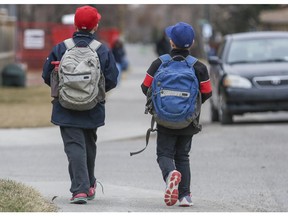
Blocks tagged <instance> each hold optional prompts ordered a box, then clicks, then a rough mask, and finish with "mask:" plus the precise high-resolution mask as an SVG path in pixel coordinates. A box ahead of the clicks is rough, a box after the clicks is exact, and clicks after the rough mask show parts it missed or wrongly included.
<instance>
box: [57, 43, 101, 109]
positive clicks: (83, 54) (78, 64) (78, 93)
mask: <svg viewBox="0 0 288 216" xmlns="http://www.w3.org/2000/svg"><path fill="white" fill-rule="evenodd" d="M64 43H65V46H66V48H67V50H66V52H65V53H64V55H63V57H62V59H61V61H60V65H59V71H58V75H59V102H60V104H61V105H62V106H63V107H65V108H67V109H71V110H78V111H83V110H90V109H92V108H93V107H95V106H96V104H97V103H98V102H101V101H103V100H104V99H105V79H104V76H103V73H102V72H101V66H100V61H99V57H98V54H97V52H96V50H97V49H98V48H99V47H100V45H101V43H100V42H98V41H96V40H92V42H91V43H90V44H88V45H87V47H78V46H77V44H75V43H74V41H73V39H72V38H70V39H67V40H65V41H64Z"/></svg>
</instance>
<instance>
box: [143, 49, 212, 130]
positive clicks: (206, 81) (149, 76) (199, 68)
mask: <svg viewBox="0 0 288 216" xmlns="http://www.w3.org/2000/svg"><path fill="white" fill-rule="evenodd" d="M170 55H171V57H174V56H179V55H180V56H183V57H185V58H186V57H187V56H188V55H189V50H183V49H173V50H172V51H171V53H170ZM174 60H176V61H178V60H179V61H180V60H183V58H181V57H180V58H179V59H178V58H177V57H175V58H174ZM161 64H162V61H161V60H160V59H159V58H157V59H156V60H155V61H154V62H152V64H151V65H150V67H149V69H148V70H147V73H146V76H145V79H144V81H143V83H142V84H141V88H142V91H143V93H144V94H145V95H146V94H147V91H148V88H149V87H150V86H151V85H152V81H153V78H154V75H155V73H156V72H157V71H158V69H159V67H160V65H161ZM193 67H194V70H195V73H196V76H197V78H198V81H199V88H200V89H199V90H200V93H201V99H202V103H204V102H205V101H206V100H207V99H208V98H210V97H211V96H212V88H211V83H210V78H209V74H208V70H207V67H206V66H205V65H204V64H203V63H202V62H200V61H199V60H198V61H197V62H196V63H195V64H194V66H193ZM198 120H199V118H198ZM157 128H158V131H159V132H162V133H169V134H176V135H193V134H195V133H197V132H199V131H196V129H195V128H194V127H193V125H192V124H191V125H189V126H188V127H187V128H184V129H168V128H165V127H163V126H161V125H157Z"/></svg>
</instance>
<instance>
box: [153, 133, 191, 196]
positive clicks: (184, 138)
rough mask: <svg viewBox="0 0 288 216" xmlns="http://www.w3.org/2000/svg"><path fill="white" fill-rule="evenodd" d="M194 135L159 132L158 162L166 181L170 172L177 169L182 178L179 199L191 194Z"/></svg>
mask: <svg viewBox="0 0 288 216" xmlns="http://www.w3.org/2000/svg"><path fill="white" fill-rule="evenodd" d="M192 137H193V136H192V135H171V134H166V133H161V132H159V131H158V132H157V162H158V164H159V167H160V169H161V171H162V176H163V179H164V181H165V182H166V178H167V176H168V174H169V173H170V172H171V171H173V170H175V169H176V170H177V171H179V172H180V173H181V175H182V178H181V182H180V184H179V187H178V189H179V199H181V198H182V197H184V196H187V195H189V194H190V181H191V172H190V162H189V152H190V150H191V143H192Z"/></svg>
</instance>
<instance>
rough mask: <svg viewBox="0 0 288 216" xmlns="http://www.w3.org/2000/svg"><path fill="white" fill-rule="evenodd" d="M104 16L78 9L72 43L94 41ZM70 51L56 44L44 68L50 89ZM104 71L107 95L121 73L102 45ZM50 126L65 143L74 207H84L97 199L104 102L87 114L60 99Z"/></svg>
mask: <svg viewBox="0 0 288 216" xmlns="http://www.w3.org/2000/svg"><path fill="white" fill-rule="evenodd" d="M100 19H101V15H100V14H99V13H98V11H97V9H96V8H94V7H90V6H83V7H79V8H77V10H76V13H75V17H74V24H75V28H76V32H74V34H73V41H74V43H75V44H77V46H78V47H86V46H87V44H90V43H91V42H92V41H93V40H95V36H94V32H95V31H96V30H97V28H98V23H99V21H100ZM66 50H67V48H66V46H65V43H64V42H61V43H59V44H57V45H56V46H55V47H54V48H53V50H52V52H51V53H50V55H49V57H48V58H47V60H46V62H45V64H44V67H43V73H42V78H43V79H44V82H45V83H46V84H47V85H49V86H50V85H51V82H50V81H51V80H50V75H51V72H52V71H53V69H54V66H53V65H52V64H51V63H52V62H53V61H60V60H61V58H62V57H63V55H64V53H65V51H66ZM96 52H97V54H98V57H99V61H100V67H101V71H102V73H103V75H104V79H105V91H106V92H108V91H110V90H111V89H113V88H115V87H116V85H117V77H118V73H119V72H118V70H117V67H116V63H115V60H114V57H113V54H112V53H111V51H109V49H108V48H107V47H106V46H105V45H103V44H101V45H100V46H99V48H98V49H97V50H96ZM52 104H53V109H52V117H51V122H52V123H53V124H55V125H58V126H60V132H61V136H62V139H63V143H64V151H65V153H66V155H67V158H68V162H69V175H70V179H71V188H70V191H71V193H72V198H71V199H70V202H71V203H75V204H85V203H86V202H87V200H92V199H94V197H95V190H96V178H95V175H94V168H95V159H96V152H97V146H96V141H97V134H96V132H97V128H98V127H100V126H103V125H104V120H105V101H102V102H98V103H97V105H96V106H95V107H93V108H92V109H89V110H85V111H78V110H72V109H67V108H64V107H63V106H62V105H61V104H60V102H59V100H58V98H55V99H54V100H53V101H52Z"/></svg>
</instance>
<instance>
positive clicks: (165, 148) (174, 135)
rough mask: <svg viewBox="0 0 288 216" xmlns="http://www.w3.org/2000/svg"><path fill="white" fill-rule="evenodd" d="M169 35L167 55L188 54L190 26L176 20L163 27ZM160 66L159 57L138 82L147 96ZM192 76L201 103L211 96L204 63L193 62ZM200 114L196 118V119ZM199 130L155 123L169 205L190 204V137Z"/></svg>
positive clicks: (176, 57) (177, 57)
mask: <svg viewBox="0 0 288 216" xmlns="http://www.w3.org/2000/svg"><path fill="white" fill-rule="evenodd" d="M165 32H166V34H167V36H168V37H169V38H170V45H171V48H172V50H171V52H170V56H171V57H172V58H173V60H174V61H182V60H183V57H184V58H186V57H187V56H188V55H189V49H190V47H191V46H192V44H193V42H194V36H195V33H194V30H193V27H192V26H191V25H189V24H187V23H184V22H179V23H177V24H176V25H174V26H169V27H167V28H166V29H165ZM161 65H162V61H161V59H160V58H157V59H156V60H155V61H154V62H152V64H151V66H150V67H149V69H148V70H147V73H146V76H145V79H144V81H143V83H142V85H141V88H142V91H143V93H144V94H145V95H147V91H148V89H149V88H150V87H151V85H152V81H153V78H154V76H155V74H156V72H157V71H158V69H159V68H160V66H161ZM193 67H194V70H195V75H196V77H197V79H198V82H199V91H200V95H201V100H202V103H204V102H205V101H206V100H207V99H208V98H210V97H211V95H212V89H211V84H210V79H209V75H208V71H207V68H206V66H205V65H204V64H203V63H202V62H200V61H199V60H197V62H196V63H195V64H194V65H193ZM199 117H200V115H199V116H198V117H197V121H198V122H199ZM198 132H199V128H197V127H196V126H195V125H194V124H193V123H191V124H190V125H189V126H188V127H185V128H183V129H170V128H167V127H164V126H162V125H160V124H157V162H158V164H159V167H160V169H161V171H162V176H163V179H164V181H165V182H166V189H165V194H164V202H165V203H166V205H167V206H172V205H175V204H176V203H177V201H179V206H183V207H185V206H192V205H193V203H192V198H191V196H192V195H191V191H190V180H191V174H190V161H189V152H190V150H191V143H192V137H193V135H194V134H196V133H198Z"/></svg>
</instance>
